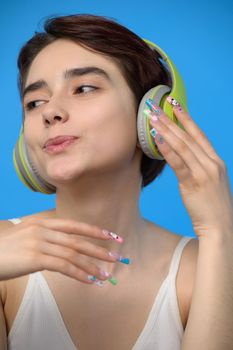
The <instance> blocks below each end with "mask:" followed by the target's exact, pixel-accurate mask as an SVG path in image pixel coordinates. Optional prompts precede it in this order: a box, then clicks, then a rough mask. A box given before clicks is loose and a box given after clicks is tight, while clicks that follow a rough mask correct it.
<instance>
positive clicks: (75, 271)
mask: <svg viewBox="0 0 233 350" xmlns="http://www.w3.org/2000/svg"><path fill="white" fill-rule="evenodd" d="M37 260H39V261H40V271H43V270H49V271H55V272H60V273H62V274H64V275H67V276H69V277H71V278H74V279H75V280H79V281H80V282H84V283H87V284H93V282H92V281H90V280H89V279H88V274H87V273H86V272H85V271H83V270H82V269H80V268H78V267H77V266H75V265H74V264H72V263H71V262H69V261H68V260H65V259H61V258H57V257H55V256H51V255H46V254H41V255H40V256H37Z"/></svg>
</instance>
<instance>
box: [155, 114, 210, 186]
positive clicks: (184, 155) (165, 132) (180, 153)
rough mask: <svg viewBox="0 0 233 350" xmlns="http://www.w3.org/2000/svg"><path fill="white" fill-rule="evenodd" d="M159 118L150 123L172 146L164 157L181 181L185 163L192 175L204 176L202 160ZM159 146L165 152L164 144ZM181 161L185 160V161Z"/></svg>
mask: <svg viewBox="0 0 233 350" xmlns="http://www.w3.org/2000/svg"><path fill="white" fill-rule="evenodd" d="M163 114H164V113H163ZM161 117H162V114H161V115H160V117H159V119H160V118H161ZM166 118H167V117H166ZM159 119H158V120H157V121H153V120H150V123H151V125H152V126H153V127H154V128H155V129H156V130H157V131H158V132H159V134H161V135H162V136H163V137H164V139H165V142H166V143H168V145H169V146H170V148H169V150H170V152H169V151H167V153H166V157H165V155H164V158H165V159H166V160H167V161H169V164H170V166H171V167H172V168H173V170H174V171H175V173H176V175H177V177H178V178H179V180H180V181H181V180H183V176H184V173H185V172H184V165H186V167H187V168H188V169H189V175H190V176H191V175H193V174H199V176H202V175H203V176H204V174H205V172H204V170H203V168H202V166H201V164H200V162H199V161H198V159H197V157H196V156H195V154H194V153H193V152H192V151H191V150H190V148H189V147H188V146H187V145H186V143H185V142H184V141H182V140H181V139H180V138H179V137H177V135H176V134H175V133H173V132H172V131H171V130H170V129H169V128H168V127H167V126H166V125H165V124H164V123H162V122H161V121H160V120H159ZM155 140H156V138H155ZM156 141H157V140H156ZM165 142H164V145H165ZM158 147H159V150H160V152H161V153H162V154H163V146H162V145H161V144H160V145H159V144H158ZM173 152H176V155H177V157H179V158H180V160H179V161H177V157H176V158H175V157H174V158H173V157H172V155H173ZM174 160H175V161H174ZM181 161H183V163H182V162H181ZM190 172H191V174H190ZM186 173H187V172H186Z"/></svg>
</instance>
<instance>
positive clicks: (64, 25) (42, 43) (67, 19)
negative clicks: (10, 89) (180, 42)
mask: <svg viewBox="0 0 233 350" xmlns="http://www.w3.org/2000/svg"><path fill="white" fill-rule="evenodd" d="M58 39H68V40H72V41H74V42H76V43H78V44H79V45H81V46H83V47H85V48H86V49H90V50H94V51H95V52H99V53H103V54H105V55H107V56H109V57H111V59H112V60H113V61H115V63H116V64H117V65H118V67H119V69H120V71H121V72H122V74H123V76H124V78H125V80H126V82H127V84H128V86H129V87H130V89H131V90H132V92H133V94H134V96H135V107H136V110H137V109H138V106H139V103H140V101H141V99H142V97H143V95H144V94H145V93H146V92H147V91H148V90H150V89H151V88H152V87H154V86H157V85H160V84H164V85H168V86H169V87H172V80H171V77H170V74H169V73H168V71H167V70H166V69H165V67H164V65H163V64H162V63H161V61H160V60H161V58H162V57H161V55H160V54H159V53H158V52H157V51H155V50H152V49H151V48H150V47H149V46H148V45H147V44H146V43H145V42H144V40H142V39H141V38H140V37H139V36H138V35H136V34H135V33H133V32H132V31H130V30H129V29H127V28H126V27H124V26H123V25H121V24H119V23H117V22H116V21H115V20H112V19H110V18H107V17H105V16H97V15H90V14H75V15H69V16H61V17H50V18H47V19H46V20H45V22H44V31H43V32H35V34H34V36H33V37H32V38H31V39H30V40H29V41H27V42H26V44H25V45H24V46H23V47H22V48H21V50H20V53H19V56H18V61H17V64H18V69H19V75H18V87H19V92H20V96H21V98H22V93H23V90H24V87H25V82H26V79H27V75H28V72H29V68H30V66H31V63H32V61H33V60H34V58H35V57H36V55H37V54H38V53H39V52H40V51H41V50H42V49H43V48H44V47H46V46H47V45H49V44H50V43H53V42H54V41H56V40H58ZM165 164H166V161H165V160H157V159H151V158H149V157H147V156H146V155H145V154H144V153H143V156H142V160H141V165H140V170H141V174H142V185H141V188H143V187H146V186H147V185H149V184H150V183H151V182H152V181H153V180H154V179H155V178H156V177H157V176H158V175H159V174H161V172H162V170H163V169H164V166H165Z"/></svg>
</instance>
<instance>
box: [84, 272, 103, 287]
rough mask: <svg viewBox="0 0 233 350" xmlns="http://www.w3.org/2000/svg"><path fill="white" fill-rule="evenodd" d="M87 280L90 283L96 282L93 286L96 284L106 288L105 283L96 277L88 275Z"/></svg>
mask: <svg viewBox="0 0 233 350" xmlns="http://www.w3.org/2000/svg"><path fill="white" fill-rule="evenodd" d="M87 278H88V279H89V281H94V283H93V284H95V285H96V286H99V287H103V286H104V283H103V282H102V281H100V280H98V279H97V278H96V276H92V275H88V276H87Z"/></svg>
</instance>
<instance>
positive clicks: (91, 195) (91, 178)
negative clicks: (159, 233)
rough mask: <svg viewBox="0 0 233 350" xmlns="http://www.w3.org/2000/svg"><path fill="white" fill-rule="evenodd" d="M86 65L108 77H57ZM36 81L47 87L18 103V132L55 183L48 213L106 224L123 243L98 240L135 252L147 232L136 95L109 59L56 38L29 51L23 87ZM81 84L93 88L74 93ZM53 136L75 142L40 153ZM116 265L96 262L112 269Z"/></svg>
mask: <svg viewBox="0 0 233 350" xmlns="http://www.w3.org/2000/svg"><path fill="white" fill-rule="evenodd" d="M48 62H52V63H53V64H48ZM85 66H97V67H99V68H102V69H104V70H105V71H106V72H107V73H108V74H109V76H110V78H111V82H109V81H107V80H105V79H104V78H103V77H100V76H98V75H96V74H90V75H89V74H88V75H85V76H82V77H74V78H71V79H64V78H63V73H64V72H65V71H66V70H67V69H71V68H78V67H85ZM40 79H43V80H45V81H46V83H47V85H48V87H43V88H40V89H39V90H37V91H33V92H29V93H28V94H26V96H25V98H24V101H23V105H24V112H25V122H24V137H25V140H26V143H27V147H28V151H29V154H30V157H31V159H32V161H33V163H34V165H35V167H36V168H37V170H38V171H39V173H40V174H42V176H43V177H44V178H45V179H46V180H47V181H48V182H50V183H52V184H53V185H54V186H56V187H57V192H56V208H55V209H54V210H53V211H52V212H51V214H52V216H53V217H54V218H64V219H73V220H77V221H81V222H86V223H88V224H90V225H96V226H99V227H100V228H105V229H109V230H111V231H113V232H115V233H117V234H118V235H120V236H121V237H123V239H124V243H123V244H117V243H116V242H114V241H112V240H110V241H103V242H101V246H103V247H104V248H107V249H108V250H109V251H117V252H118V253H119V254H121V255H122V256H124V257H129V258H134V257H136V256H138V255H139V253H140V249H141V247H142V242H141V240H142V238H141V237H142V235H141V233H142V232H145V231H148V230H149V222H148V221H146V220H145V219H143V218H142V217H141V215H140V211H139V196H140V186H141V181H142V176H141V173H140V161H141V157H142V151H141V149H140V146H139V143H138V140H137V128H136V109H135V100H134V95H133V93H132V91H131V90H130V88H129V87H128V85H127V82H126V81H125V79H124V77H123V75H122V73H121V71H120V70H119V68H118V66H117V65H116V63H115V62H114V61H113V60H111V59H110V58H109V57H107V56H105V55H102V54H99V53H96V52H93V51H90V50H88V49H86V48H84V47H82V46H80V45H78V44H77V43H74V42H72V41H68V40H64V39H59V40H57V41H56V42H54V43H52V44H50V45H48V46H47V47H45V48H44V49H43V50H42V51H41V52H40V53H39V54H38V55H37V56H36V58H35V59H34V61H33V62H32V64H31V67H30V70H29V72H28V76H27V80H26V84H25V86H26V87H27V86H28V85H29V84H31V83H34V82H35V81H37V80H40ZM85 84H87V85H93V86H96V87H98V88H99V89H93V88H84V90H82V89H81V90H79V91H78V92H77V91H76V92H75V89H76V88H77V87H79V86H81V85H85ZM32 101H37V102H36V103H34V107H35V108H33V109H32V110H27V108H26V106H27V104H28V103H30V102H32ZM57 135H75V136H79V140H78V143H77V144H76V145H73V146H71V147H68V148H67V149H66V150H65V151H63V152H62V153H59V154H55V155H54V154H53V155H50V154H47V153H46V152H45V151H44V150H43V146H44V143H45V142H46V140H47V139H49V138H52V137H55V136H57ZM84 239H87V240H88V239H90V238H84ZM90 240H91V239H90ZM92 242H93V239H92ZM98 244H99V243H98ZM88 259H90V258H88ZM119 265H122V264H109V263H106V262H104V261H98V266H99V267H100V268H103V267H105V268H107V270H108V272H110V273H112V274H113V275H114V272H115V271H116V270H117V269H119V268H120V267H119Z"/></svg>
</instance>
